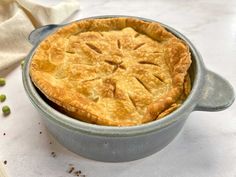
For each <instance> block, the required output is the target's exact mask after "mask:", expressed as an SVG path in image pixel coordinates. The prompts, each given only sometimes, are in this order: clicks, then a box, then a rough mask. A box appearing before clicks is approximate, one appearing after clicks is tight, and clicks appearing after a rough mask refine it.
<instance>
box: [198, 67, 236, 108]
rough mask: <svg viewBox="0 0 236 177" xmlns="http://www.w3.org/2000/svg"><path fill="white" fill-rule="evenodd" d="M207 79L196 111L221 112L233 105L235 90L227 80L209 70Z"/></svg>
mask: <svg viewBox="0 0 236 177" xmlns="http://www.w3.org/2000/svg"><path fill="white" fill-rule="evenodd" d="M205 79H206V81H205V85H204V87H203V90H202V94H201V95H200V99H199V101H198V103H197V105H196V107H195V109H194V110H195V111H221V110H224V109H226V108H228V107H229V106H231V104H233V102H234V99H235V95H234V89H233V87H232V86H231V84H230V83H229V82H228V81H227V80H225V79H224V78H223V77H221V76H220V75H218V74H216V73H214V72H212V71H209V70H207V72H206V75H205Z"/></svg>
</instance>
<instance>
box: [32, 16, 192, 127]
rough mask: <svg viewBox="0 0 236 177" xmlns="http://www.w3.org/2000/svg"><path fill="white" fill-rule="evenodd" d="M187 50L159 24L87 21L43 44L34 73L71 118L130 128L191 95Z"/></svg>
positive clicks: (35, 59) (125, 20)
mask: <svg viewBox="0 0 236 177" xmlns="http://www.w3.org/2000/svg"><path fill="white" fill-rule="evenodd" d="M190 64H191V58H190V52H189V49H188V46H187V45H186V44H185V43H184V42H183V41H182V40H180V39H178V38H176V37H175V36H174V35H172V34H171V33H169V32H167V31H166V30H165V29H164V28H163V27H161V26H160V25H159V24H158V23H150V22H144V21H142V20H138V19H134V18H108V19H90V20H83V21H79V22H74V23H72V24H70V25H67V26H65V27H63V28H61V29H59V30H58V31H57V32H55V33H54V34H52V35H50V36H48V37H47V38H46V39H45V40H44V41H42V42H41V43H40V45H39V46H38V48H37V49H36V52H35V54H34V56H33V58H32V62H31V65H30V75H31V78H32V81H33V82H34V84H35V85H36V87H37V88H39V90H40V91H41V92H42V93H43V94H44V95H45V96H46V97H47V98H48V99H50V100H51V101H53V102H54V103H56V104H57V105H59V106H60V107H62V108H63V109H64V110H65V111H66V112H67V113H68V115H70V116H72V117H74V118H77V119H80V120H83V121H85V122H90V123H95V124H100V125H111V126H131V125H139V124H143V123H146V122H150V121H153V120H155V119H159V118H161V117H163V116H165V115H167V114H169V113H170V112H172V111H173V110H175V109H176V108H177V107H179V106H180V105H181V103H182V102H183V101H184V99H185V98H186V97H187V95H188V94H189V91H190V87H191V85H190V79H189V77H188V74H187V71H188V68H189V67H190Z"/></svg>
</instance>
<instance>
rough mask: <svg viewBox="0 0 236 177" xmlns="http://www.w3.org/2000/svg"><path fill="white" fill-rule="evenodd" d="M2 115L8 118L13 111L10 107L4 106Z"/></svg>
mask: <svg viewBox="0 0 236 177" xmlns="http://www.w3.org/2000/svg"><path fill="white" fill-rule="evenodd" d="M2 113H3V115H4V116H8V115H9V114H10V113H11V109H10V108H9V106H3V107H2Z"/></svg>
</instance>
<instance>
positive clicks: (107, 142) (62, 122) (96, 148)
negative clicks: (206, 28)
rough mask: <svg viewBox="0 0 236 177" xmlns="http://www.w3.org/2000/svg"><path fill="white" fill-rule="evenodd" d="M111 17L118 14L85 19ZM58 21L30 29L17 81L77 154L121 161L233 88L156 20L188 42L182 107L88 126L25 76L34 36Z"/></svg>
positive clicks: (225, 98)
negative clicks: (188, 86) (126, 122)
mask: <svg viewBox="0 0 236 177" xmlns="http://www.w3.org/2000/svg"><path fill="white" fill-rule="evenodd" d="M114 17H119V16H99V17H90V18H114ZM123 17H124V16H123ZM126 17H127V16H126ZM134 18H139V17H134ZM139 19H141V20H144V21H148V22H154V20H149V19H144V18H139ZM63 26H65V25H47V26H43V27H41V28H38V29H36V30H34V31H33V32H32V33H31V34H30V36H29V41H30V42H31V43H32V44H33V48H32V50H31V51H30V52H29V54H28V56H27V57H26V60H25V65H24V68H23V83H24V87H25V90H26V93H27V95H28V96H29V98H30V100H31V102H32V103H33V105H34V106H35V107H36V108H37V110H38V111H39V112H40V113H42V115H43V116H42V117H43V120H44V122H45V124H46V126H47V128H48V130H49V131H50V132H51V133H52V135H53V136H54V137H55V138H56V139H57V140H58V141H59V142H60V143H61V144H62V145H64V146H65V147H67V148H68V149H69V150H71V151H73V152H75V153H77V154H79V155H81V156H84V157H87V158H90V159H94V160H99V161H106V162H123V161H131V160H136V159H140V158H143V157H146V156H148V155H151V154H153V153H155V152H157V151H159V150H161V149H162V148H164V147H165V146H166V145H167V144H168V143H170V142H171V141H172V140H173V139H174V138H175V137H176V135H177V134H178V133H179V132H180V130H181V129H182V127H183V125H184V123H185V121H186V119H187V118H188V116H189V114H190V113H191V112H193V111H220V110H223V109H225V108H227V107H229V106H230V105H231V104H232V103H233V101H234V91H233V88H232V86H231V85H230V83H229V82H228V81H226V80H225V79H224V78H222V77H221V76H219V75H218V74H216V73H214V72H212V71H209V70H208V69H207V68H206V67H205V65H204V64H203V61H202V57H201V55H200V53H199V52H198V51H197V49H196V48H195V47H194V45H193V44H192V43H191V42H190V41H189V40H188V39H187V38H186V37H185V36H184V35H182V34H181V33H179V32H178V31H176V30H175V29H173V28H171V27H169V26H167V25H164V24H162V26H164V27H165V28H166V29H167V30H168V31H170V32H171V33H173V34H174V35H176V36H177V37H179V38H181V39H182V40H184V41H185V42H186V43H187V44H188V45H189V47H190V51H191V55H192V64H191V68H190V75H191V81H192V86H193V87H192V90H191V93H190V95H189V96H188V98H187V99H186V101H185V102H184V103H183V104H182V106H181V107H180V108H178V109H177V110H176V111H174V112H172V113H171V114H169V115H167V116H166V117H164V118H162V119H160V120H156V121H153V122H149V123H146V124H143V125H139V126H131V127H111V126H101V125H94V124H89V123H85V122H82V121H79V120H75V119H73V118H70V117H68V116H67V115H64V114H62V113H61V112H59V111H58V110H56V109H55V108H54V107H53V106H52V105H51V104H50V102H49V101H48V100H46V99H45V97H43V96H42V94H41V93H39V91H38V90H37V89H36V88H35V86H34V84H33V83H32V81H31V78H30V75H29V66H30V62H31V58H32V56H33V55H34V52H35V50H36V49H37V47H38V45H39V43H40V41H42V40H44V39H45V37H47V36H48V35H50V34H51V33H53V32H54V31H56V30H57V29H58V28H61V27H63Z"/></svg>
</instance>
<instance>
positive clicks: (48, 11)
mask: <svg viewBox="0 0 236 177" xmlns="http://www.w3.org/2000/svg"><path fill="white" fill-rule="evenodd" d="M78 9H79V3H78V1H77V0H64V1H62V2H60V3H58V4H57V5H54V6H45V5H43V4H39V3H37V1H34V0H0V70H2V69H4V68H7V67H9V66H10V65H12V64H14V63H16V62H18V61H20V60H22V59H24V57H25V56H26V55H27V53H28V52H29V50H30V48H31V47H32V46H31V45H30V43H29V42H28V40H27V39H28V35H29V34H30V32H31V31H32V30H34V29H35V28H37V27H39V26H42V25H46V24H51V23H55V24H56V23H61V22H63V21H65V20H66V19H68V18H69V17H70V16H71V15H73V14H74V13H76V12H77V11H78Z"/></svg>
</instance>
